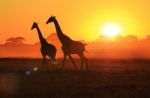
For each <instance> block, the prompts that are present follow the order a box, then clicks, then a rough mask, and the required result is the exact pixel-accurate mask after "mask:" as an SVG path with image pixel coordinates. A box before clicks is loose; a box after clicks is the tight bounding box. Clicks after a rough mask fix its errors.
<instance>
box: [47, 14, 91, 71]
mask: <svg viewBox="0 0 150 98" xmlns="http://www.w3.org/2000/svg"><path fill="white" fill-rule="evenodd" d="M50 22H53V23H54V25H55V28H56V32H57V36H58V39H59V40H60V42H61V44H62V51H63V53H64V60H63V67H64V65H65V61H66V57H67V56H68V57H69V58H70V60H71V62H72V63H73V65H74V67H75V68H76V69H77V67H76V64H75V62H74V60H73V59H72V57H71V54H77V55H78V56H79V57H80V60H81V71H82V68H83V63H85V65H86V69H87V70H88V60H87V58H86V57H85V56H84V52H85V44H83V43H81V42H79V41H74V40H72V39H71V38H70V37H68V36H67V35H65V34H64V33H63V32H62V30H61V28H60V26H59V24H58V21H57V20H56V18H55V17H53V16H51V17H50V18H49V19H48V21H47V22H46V24H48V23H50Z"/></svg>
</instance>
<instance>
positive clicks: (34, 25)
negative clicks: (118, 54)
mask: <svg viewBox="0 0 150 98" xmlns="http://www.w3.org/2000/svg"><path fill="white" fill-rule="evenodd" d="M37 25H38V23H36V22H33V25H32V27H31V30H33V29H34V28H36V27H37Z"/></svg>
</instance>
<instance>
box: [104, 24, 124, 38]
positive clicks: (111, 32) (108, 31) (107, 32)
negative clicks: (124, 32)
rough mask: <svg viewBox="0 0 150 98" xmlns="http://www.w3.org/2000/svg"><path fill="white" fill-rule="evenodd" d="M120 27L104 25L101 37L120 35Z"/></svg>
mask: <svg viewBox="0 0 150 98" xmlns="http://www.w3.org/2000/svg"><path fill="white" fill-rule="evenodd" d="M120 31H121V29H120V27H119V26H118V25H116V24H106V25H104V26H103V27H102V29H101V32H102V35H104V36H106V37H114V36H117V35H119V34H120Z"/></svg>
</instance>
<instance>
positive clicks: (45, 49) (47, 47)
mask: <svg viewBox="0 0 150 98" xmlns="http://www.w3.org/2000/svg"><path fill="white" fill-rule="evenodd" d="M34 28H36V29H37V32H38V36H39V40H40V43H41V49H40V50H41V54H42V56H43V60H42V62H43V69H44V65H45V64H46V68H47V67H48V66H47V61H46V56H49V57H50V58H51V60H52V61H55V56H56V51H57V49H56V48H55V46H54V45H52V44H49V43H48V42H47V41H46V39H44V37H43V35H42V33H41V31H40V29H39V26H38V23H36V22H34V23H33V25H32V28H31V30H33V29H34Z"/></svg>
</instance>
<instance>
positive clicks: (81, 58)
mask: <svg viewBox="0 0 150 98" xmlns="http://www.w3.org/2000/svg"><path fill="white" fill-rule="evenodd" d="M80 60H81V71H82V70H83V57H82V56H80Z"/></svg>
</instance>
